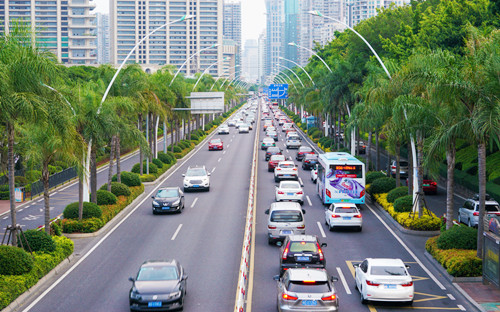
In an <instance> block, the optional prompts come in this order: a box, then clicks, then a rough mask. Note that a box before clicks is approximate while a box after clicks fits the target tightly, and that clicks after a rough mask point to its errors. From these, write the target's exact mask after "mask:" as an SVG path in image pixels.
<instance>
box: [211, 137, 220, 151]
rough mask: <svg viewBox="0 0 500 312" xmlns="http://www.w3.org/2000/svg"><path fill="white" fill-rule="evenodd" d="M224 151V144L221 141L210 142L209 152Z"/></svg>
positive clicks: (212, 140) (213, 140)
mask: <svg viewBox="0 0 500 312" xmlns="http://www.w3.org/2000/svg"><path fill="white" fill-rule="evenodd" d="M223 149H224V143H223V142H222V140H221V139H211V140H210V142H208V150H209V151H222V150H223Z"/></svg>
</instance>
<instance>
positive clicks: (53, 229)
mask: <svg viewBox="0 0 500 312" xmlns="http://www.w3.org/2000/svg"><path fill="white" fill-rule="evenodd" d="M50 235H55V236H61V235H62V229H61V227H60V226H59V224H57V222H52V223H51V224H50Z"/></svg>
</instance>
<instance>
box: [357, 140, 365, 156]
mask: <svg viewBox="0 0 500 312" xmlns="http://www.w3.org/2000/svg"><path fill="white" fill-rule="evenodd" d="M358 151H359V153H360V154H366V145H365V143H364V142H363V141H358Z"/></svg>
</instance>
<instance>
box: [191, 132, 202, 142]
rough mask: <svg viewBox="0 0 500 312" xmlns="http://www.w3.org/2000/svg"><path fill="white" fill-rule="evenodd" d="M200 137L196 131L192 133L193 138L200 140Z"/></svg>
mask: <svg viewBox="0 0 500 312" xmlns="http://www.w3.org/2000/svg"><path fill="white" fill-rule="evenodd" d="M199 139H200V137H199V136H198V135H197V134H196V133H191V140H193V141H198V140H199Z"/></svg>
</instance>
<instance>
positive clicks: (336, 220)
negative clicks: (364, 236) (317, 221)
mask: <svg viewBox="0 0 500 312" xmlns="http://www.w3.org/2000/svg"><path fill="white" fill-rule="evenodd" d="M325 223H326V225H328V228H329V229H330V231H333V229H334V228H339V227H344V228H345V227H354V228H356V229H357V230H358V231H361V230H362V229H363V216H362V215H361V213H360V212H359V210H358V208H357V207H356V205H355V204H349V203H333V204H331V205H330V207H328V209H326V210H325Z"/></svg>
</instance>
